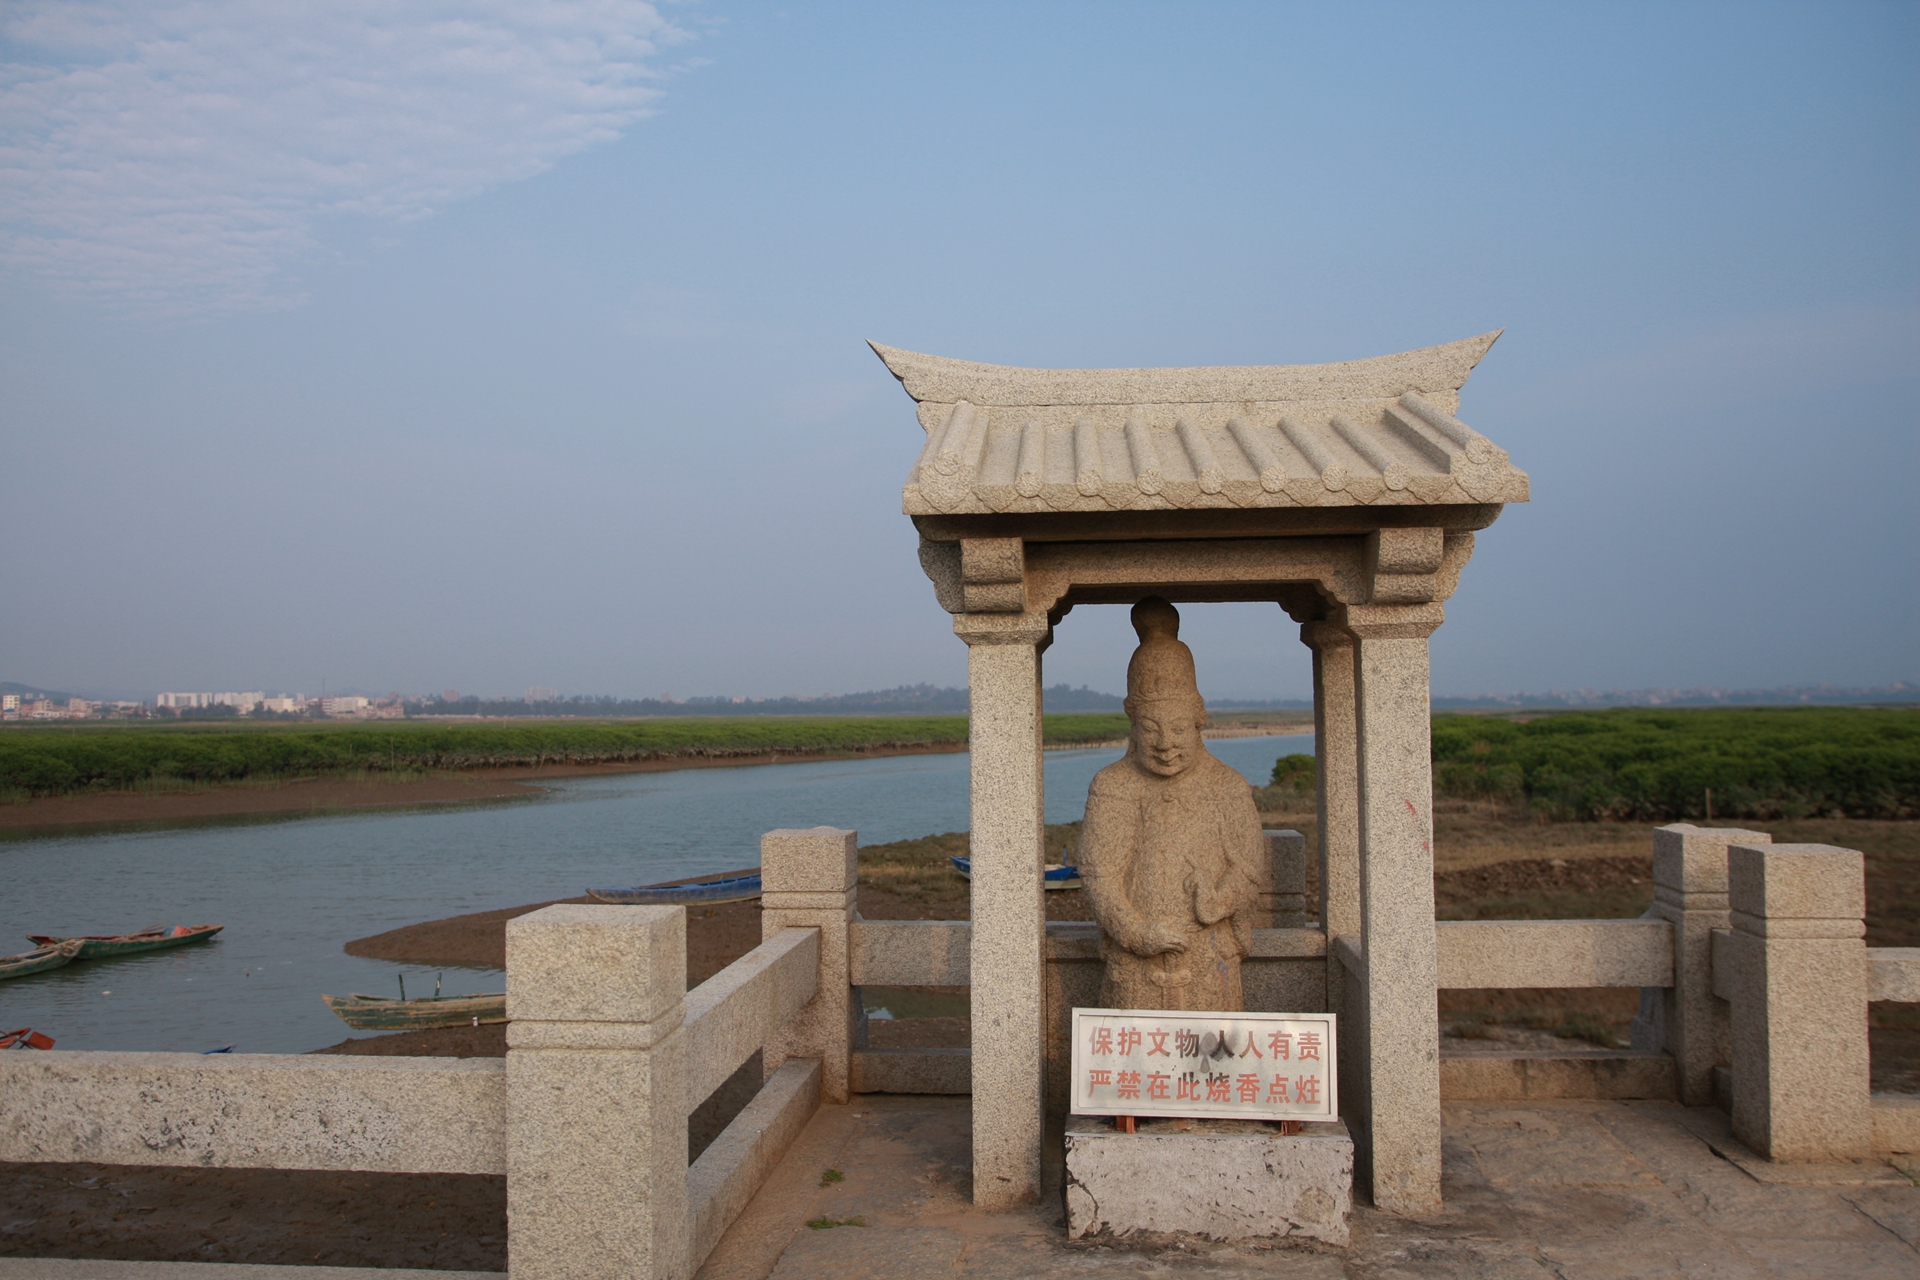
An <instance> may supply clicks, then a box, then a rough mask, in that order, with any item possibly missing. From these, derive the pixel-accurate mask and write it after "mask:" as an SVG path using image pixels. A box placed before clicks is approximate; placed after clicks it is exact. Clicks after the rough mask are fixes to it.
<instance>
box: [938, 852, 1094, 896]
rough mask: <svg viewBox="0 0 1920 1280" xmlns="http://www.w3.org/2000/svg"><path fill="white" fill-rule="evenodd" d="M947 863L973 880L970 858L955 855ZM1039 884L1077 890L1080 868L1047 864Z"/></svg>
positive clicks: (1053, 863) (971, 860)
mask: <svg viewBox="0 0 1920 1280" xmlns="http://www.w3.org/2000/svg"><path fill="white" fill-rule="evenodd" d="M947 861H948V862H951V863H952V864H953V867H954V870H956V871H958V872H959V873H960V874H961V875H962V876H964V877H965V878H966V879H968V880H972V879H973V859H972V858H963V857H961V856H960V855H958V854H955V855H954V856H952V857H950V858H948V859H947ZM1040 884H1041V886H1042V887H1043V888H1046V889H1078V888H1079V887H1080V868H1078V867H1073V866H1061V865H1060V864H1059V863H1057V862H1049V863H1048V864H1047V866H1046V870H1045V872H1044V873H1043V874H1042V875H1041V878H1040Z"/></svg>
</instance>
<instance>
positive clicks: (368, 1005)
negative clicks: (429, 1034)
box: [320, 991, 507, 1031]
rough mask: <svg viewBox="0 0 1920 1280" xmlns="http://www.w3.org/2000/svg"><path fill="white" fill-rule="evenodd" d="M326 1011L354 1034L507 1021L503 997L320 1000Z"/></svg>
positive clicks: (339, 998)
mask: <svg viewBox="0 0 1920 1280" xmlns="http://www.w3.org/2000/svg"><path fill="white" fill-rule="evenodd" d="M320 998H321V999H322V1000H324V1001H325V1002H326V1005H327V1008H329V1009H331V1010H333V1011H334V1013H336V1014H338V1015H339V1018H340V1021H342V1022H344V1023H346V1024H347V1025H348V1026H350V1027H352V1028H353V1029H354V1030H355V1031H432V1030H434V1029H436V1028H439V1027H468V1026H472V1027H479V1026H486V1025H490V1024H492V1023H496V1022H505V1021H506V1020H507V993H506V992H504V991H502V992H499V993H497V994H495V995H484V996H444V997H443V996H420V997H417V998H416V999H413V1000H404V999H402V1000H394V999H392V998H390V997H387V996H360V995H353V996H321V997H320Z"/></svg>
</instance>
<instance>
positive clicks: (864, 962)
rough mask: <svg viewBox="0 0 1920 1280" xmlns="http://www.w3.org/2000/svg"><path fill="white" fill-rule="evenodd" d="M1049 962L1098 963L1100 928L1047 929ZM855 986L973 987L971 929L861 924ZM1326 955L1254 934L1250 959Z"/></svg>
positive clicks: (960, 923)
mask: <svg viewBox="0 0 1920 1280" xmlns="http://www.w3.org/2000/svg"><path fill="white" fill-rule="evenodd" d="M1046 936H1047V959H1049V960H1097V959H1099V958H1100V926H1099V925H1097V924H1094V923H1092V922H1091V921H1077V920H1056V921H1053V922H1052V923H1050V924H1048V925H1047V935H1046ZM847 940H848V948H849V951H850V955H849V957H848V972H849V974H850V981H851V982H852V983H853V985H854V986H876V987H965V986H971V985H972V976H971V969H970V964H971V961H970V958H969V957H970V952H971V950H972V946H973V925H972V924H971V923H969V922H968V921H965V920H863V921H858V922H856V923H855V924H853V925H852V926H850V928H849V930H848V935H847ZM1326 954H1327V935H1326V934H1325V933H1322V932H1321V931H1320V930H1318V929H1255V930H1254V931H1253V947H1252V950H1251V952H1250V953H1249V958H1250V959H1254V960H1317V959H1321V958H1322V957H1324V956H1325V955H1326Z"/></svg>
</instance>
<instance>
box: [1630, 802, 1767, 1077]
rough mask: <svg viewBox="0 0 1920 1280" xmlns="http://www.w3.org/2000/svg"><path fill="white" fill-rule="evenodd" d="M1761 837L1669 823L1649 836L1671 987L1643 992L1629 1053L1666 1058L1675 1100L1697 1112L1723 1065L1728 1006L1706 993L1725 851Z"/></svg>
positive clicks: (1721, 906) (1652, 916) (1722, 899)
mask: <svg viewBox="0 0 1920 1280" xmlns="http://www.w3.org/2000/svg"><path fill="white" fill-rule="evenodd" d="M1772 842H1773V837H1772V836H1770V835H1767V834H1766V833H1765V832H1761V831H1742V830H1739V829H1738V828H1734V827H1696V826H1694V825H1693V824H1692V823H1690V822H1676V823H1673V824H1671V825H1670V826H1665V827H1656V828H1655V829H1654V832H1653V906H1652V907H1650V908H1648V910H1647V914H1646V915H1645V916H1644V917H1643V919H1648V920H1665V921H1667V922H1668V923H1669V924H1671V925H1672V926H1673V985H1672V986H1671V987H1643V988H1642V989H1641V991H1640V1013H1639V1016H1637V1017H1635V1018H1634V1020H1633V1047H1634V1048H1636V1049H1642V1050H1652V1051H1654V1052H1664V1053H1667V1054H1671V1055H1672V1057H1673V1064H1674V1075H1675V1077H1676V1078H1677V1079H1678V1081H1679V1084H1680V1101H1681V1102H1684V1103H1685V1104H1686V1105H1688V1106H1690V1107H1704V1106H1707V1105H1709V1104H1711V1103H1712V1102H1713V1100H1714V1098H1713V1069H1714V1068H1715V1067H1718V1066H1725V1065H1726V1063H1727V1060H1728V1053H1729V1052H1730V1050H1729V1047H1728V1046H1729V1043H1730V1042H1729V1040H1728V1038H1727V1002H1726V1001H1724V1000H1721V999H1719V998H1718V997H1716V996H1715V995H1714V994H1713V964H1712V959H1713V957H1712V951H1713V931H1714V930H1715V929H1725V928H1727V927H1729V926H1728V920H1727V846H1728V845H1730V844H1771V843H1772Z"/></svg>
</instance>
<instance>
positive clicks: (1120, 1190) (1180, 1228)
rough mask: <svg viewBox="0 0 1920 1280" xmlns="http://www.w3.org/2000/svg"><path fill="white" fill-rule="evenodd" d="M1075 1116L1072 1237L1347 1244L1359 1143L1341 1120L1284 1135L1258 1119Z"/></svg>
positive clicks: (1070, 1155) (1070, 1154) (1069, 1187)
mask: <svg viewBox="0 0 1920 1280" xmlns="http://www.w3.org/2000/svg"><path fill="white" fill-rule="evenodd" d="M1138 1123H1139V1132H1137V1133H1130V1134H1129V1133H1118V1132H1115V1130H1114V1128H1113V1123H1112V1121H1110V1120H1108V1119H1106V1118H1104V1117H1098V1116H1069V1117H1068V1118H1067V1151H1066V1198H1067V1235H1068V1236H1069V1237H1070V1238H1073V1239H1078V1238H1080V1237H1081V1236H1085V1235H1106V1234H1111V1235H1115V1236H1128V1235H1132V1234H1134V1233H1136V1232H1141V1231H1148V1232H1162V1231H1166V1232H1176V1231H1177V1232H1185V1233H1188V1234H1191V1235H1197V1236H1205V1237H1207V1238H1208V1239H1212V1240H1248V1239H1263V1238H1271V1237H1275V1236H1308V1237H1311V1238H1313V1239H1315V1240H1324V1241H1326V1242H1327V1243H1329V1244H1340V1245H1343V1244H1345V1243H1347V1215H1348V1213H1349V1211H1350V1210H1351V1209H1352V1207H1353V1139H1352V1137H1351V1136H1349V1134H1348V1133H1347V1126H1346V1125H1345V1124H1343V1123H1341V1122H1340V1121H1338V1120H1334V1121H1331V1122H1328V1123H1319V1122H1307V1123H1306V1124H1304V1125H1303V1126H1302V1128H1303V1132H1301V1133H1299V1134H1294V1135H1282V1134H1281V1133H1280V1132H1279V1131H1278V1130H1277V1129H1275V1128H1274V1126H1272V1125H1270V1124H1266V1123H1264V1122H1262V1121H1257V1120H1142V1121H1139V1122H1138Z"/></svg>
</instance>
